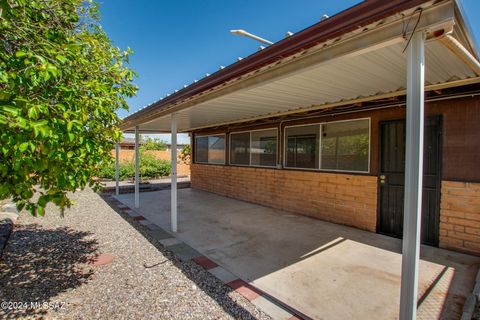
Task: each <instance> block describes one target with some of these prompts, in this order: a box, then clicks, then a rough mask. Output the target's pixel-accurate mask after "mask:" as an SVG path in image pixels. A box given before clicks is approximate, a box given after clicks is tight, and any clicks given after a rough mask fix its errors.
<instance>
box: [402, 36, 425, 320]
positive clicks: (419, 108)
mask: <svg viewBox="0 0 480 320" xmlns="http://www.w3.org/2000/svg"><path fill="white" fill-rule="evenodd" d="M407 50H408V51H407V52H408V53H407V111H406V112H407V116H406V118H407V127H406V128H407V138H406V145H405V198H404V211H403V214H404V218H403V248H402V282H401V292H400V319H401V320H413V319H416V317H417V287H418V264H419V256H420V227H421V226H420V224H421V218H422V185H423V130H424V86H425V33H424V32H421V31H418V32H415V33H414V34H413V35H412V39H411V41H410V45H409V47H408V49H407Z"/></svg>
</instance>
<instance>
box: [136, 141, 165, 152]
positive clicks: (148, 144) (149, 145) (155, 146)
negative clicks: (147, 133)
mask: <svg viewBox="0 0 480 320" xmlns="http://www.w3.org/2000/svg"><path fill="white" fill-rule="evenodd" d="M141 148H143V149H144V150H162V151H164V150H167V143H166V142H165V141H163V140H161V139H152V138H147V140H146V141H145V143H144V144H143V145H142V146H141Z"/></svg>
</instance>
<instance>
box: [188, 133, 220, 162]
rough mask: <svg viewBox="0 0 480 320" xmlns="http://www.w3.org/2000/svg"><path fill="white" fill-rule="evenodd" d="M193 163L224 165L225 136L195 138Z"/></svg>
mask: <svg viewBox="0 0 480 320" xmlns="http://www.w3.org/2000/svg"><path fill="white" fill-rule="evenodd" d="M195 162H198V163H216V164H224V163H225V136H224V135H212V136H203V137H195Z"/></svg>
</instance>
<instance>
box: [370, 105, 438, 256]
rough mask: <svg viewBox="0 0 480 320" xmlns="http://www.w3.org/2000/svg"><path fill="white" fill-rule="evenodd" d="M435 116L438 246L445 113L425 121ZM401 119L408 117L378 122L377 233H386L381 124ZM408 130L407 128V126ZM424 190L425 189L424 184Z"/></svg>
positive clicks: (436, 244)
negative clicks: (382, 220)
mask: <svg viewBox="0 0 480 320" xmlns="http://www.w3.org/2000/svg"><path fill="white" fill-rule="evenodd" d="M433 118H436V119H437V121H438V123H439V126H440V130H439V132H438V134H439V135H440V137H439V143H438V155H437V161H438V164H439V166H438V174H437V179H436V183H437V186H438V187H437V192H436V193H437V199H438V201H437V203H436V204H435V206H436V210H437V212H438V224H437V226H436V227H437V234H438V237H437V241H436V243H435V246H436V247H438V245H439V239H440V214H441V212H440V202H441V196H442V174H443V172H442V169H443V136H444V132H443V131H444V121H443V114H441V113H437V114H432V115H428V114H426V115H425V121H427V119H433ZM399 121H406V118H394V119H388V120H381V121H379V122H378V136H377V139H378V140H377V141H378V146H377V148H378V157H377V161H378V165H377V174H376V175H375V176H376V177H377V223H376V225H375V233H378V234H382V235H386V234H384V233H381V232H379V229H380V228H379V223H380V218H381V210H380V209H381V201H380V193H381V191H380V190H381V188H380V172H381V160H382V130H381V126H382V124H384V123H389V122H399ZM405 130H406V128H405ZM422 190H423V186H422ZM386 236H388V237H393V238H397V239H402V237H403V236H402V237H395V236H392V235H386Z"/></svg>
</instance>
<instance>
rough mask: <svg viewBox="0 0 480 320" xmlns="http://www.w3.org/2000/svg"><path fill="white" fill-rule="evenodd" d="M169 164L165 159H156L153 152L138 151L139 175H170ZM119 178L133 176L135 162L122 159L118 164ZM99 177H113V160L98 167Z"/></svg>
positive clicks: (148, 176) (150, 176) (123, 178)
mask: <svg viewBox="0 0 480 320" xmlns="http://www.w3.org/2000/svg"><path fill="white" fill-rule="evenodd" d="M171 169H172V167H171V164H170V162H169V161H167V160H158V159H156V158H155V156H154V155H153V154H148V153H144V152H141V153H140V177H141V178H154V177H165V176H168V175H170V172H171ZM118 171H119V177H120V180H125V179H128V178H133V177H134V176H135V162H134V161H124V162H120V164H119V170H118ZM100 178H104V179H115V162H114V161H110V162H109V163H106V164H105V165H104V166H102V167H101V168H100Z"/></svg>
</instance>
